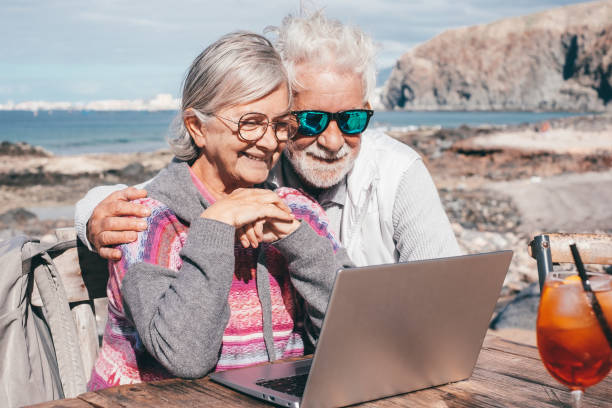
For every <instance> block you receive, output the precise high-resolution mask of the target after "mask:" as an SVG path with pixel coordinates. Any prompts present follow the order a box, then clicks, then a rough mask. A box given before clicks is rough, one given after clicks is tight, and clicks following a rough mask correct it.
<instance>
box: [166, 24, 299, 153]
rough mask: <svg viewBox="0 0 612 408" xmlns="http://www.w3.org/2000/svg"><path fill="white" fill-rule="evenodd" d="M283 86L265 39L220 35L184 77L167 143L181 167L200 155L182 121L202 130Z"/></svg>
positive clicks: (281, 70) (273, 53) (275, 56)
mask: <svg viewBox="0 0 612 408" xmlns="http://www.w3.org/2000/svg"><path fill="white" fill-rule="evenodd" d="M283 83H284V84H286V85H287V86H289V80H288V76H287V71H286V70H285V68H284V66H283V63H282V61H281V58H280V56H279V54H278V53H277V52H276V50H275V49H274V47H273V46H272V44H271V43H270V41H269V40H268V39H267V38H265V37H263V36H261V35H259V34H254V33H249V32H245V31H239V32H234V33H230V34H226V35H224V36H223V37H221V38H220V39H218V40H217V41H215V42H214V43H213V44H211V45H210V46H208V47H207V48H206V49H205V50H204V51H202V53H201V54H200V55H198V56H197V57H196V59H195V60H194V61H193V63H192V64H191V67H190V68H189V71H188V73H187V76H186V77H185V80H184V82H183V98H182V103H181V112H180V113H179V114H178V115H177V117H176V119H175V120H174V122H173V125H172V127H173V129H172V130H171V137H170V139H169V141H168V143H169V144H170V147H171V149H172V151H173V153H174V155H175V156H176V157H177V158H179V159H181V160H185V161H191V160H193V159H196V158H197V157H198V155H199V148H198V147H197V146H196V144H195V143H194V141H193V138H192V137H191V135H190V134H189V132H188V131H187V129H186V128H185V125H184V118H185V117H188V116H196V117H197V118H198V119H199V120H200V122H201V123H202V124H204V123H206V121H207V120H208V119H210V118H211V117H212V115H213V114H214V113H216V112H219V111H221V110H223V109H225V108H229V107H232V106H236V105H240V104H243V103H247V102H251V101H254V100H257V99H259V98H262V97H264V96H266V95H268V94H269V93H270V92H272V91H274V90H275V89H276V88H277V87H278V86H279V85H281V84H283ZM290 96H291V92H289V97H290ZM290 102H291V101H290V100H288V101H287V106H289V105H290Z"/></svg>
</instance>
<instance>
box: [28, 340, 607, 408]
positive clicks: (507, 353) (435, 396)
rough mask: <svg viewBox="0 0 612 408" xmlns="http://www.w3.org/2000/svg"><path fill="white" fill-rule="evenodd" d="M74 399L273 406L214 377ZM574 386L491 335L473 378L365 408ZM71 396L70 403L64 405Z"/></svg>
mask: <svg viewBox="0 0 612 408" xmlns="http://www.w3.org/2000/svg"><path fill="white" fill-rule="evenodd" d="M78 398H79V399H80V400H81V401H82V402H83V403H85V404H86V405H68V404H74V401H71V400H60V401H53V402H50V403H49V404H53V405H40V406H37V408H51V407H65V408H72V407H75V408H77V407H85V406H87V407H90V406H95V407H99V408H100V407H101V408H103V407H127V408H129V407H144V408H149V407H183V406H210V407H229V408H233V407H244V406H249V407H269V406H270V405H269V404H267V403H265V402H263V401H260V400H256V399H254V398H251V397H249V396H247V395H244V394H241V393H238V392H235V391H233V390H231V389H229V388H226V387H224V386H221V385H219V384H216V383H214V382H212V381H210V380H209V379H208V378H207V377H205V378H202V379H197V380H181V379H170V380H164V381H156V382H153V383H142V384H134V385H124V386H119V387H113V388H107V389H105V390H100V391H96V392H88V393H85V394H81V395H80V396H79V397H78ZM569 400H570V395H569V391H568V390H567V389H566V388H565V387H564V386H563V385H561V384H559V383H557V382H556V381H555V380H554V379H553V378H552V377H551V376H550V375H549V374H548V372H547V371H546V369H545V368H544V365H543V364H542V362H541V361H540V358H539V354H538V351H537V349H536V348H535V347H533V346H528V345H524V344H519V343H514V342H512V341H508V340H505V339H502V338H499V337H496V336H494V335H491V334H488V335H487V337H486V339H485V342H484V344H483V348H482V350H481V352H480V355H479V358H478V362H477V364H476V367H475V369H474V372H473V374H472V377H471V378H470V379H469V380H466V381H459V382H456V383H451V384H446V385H443V386H439V387H434V388H429V389H426V390H421V391H415V392H411V393H408V394H403V395H398V396H395V397H391V398H386V399H382V400H378V401H371V402H366V403H362V404H359V405H356V406H359V407H376V408H398V407H440V408H441V407H466V408H467V407H508V406H525V407H560V406H562V407H563V406H569ZM64 401H67V403H66V405H62V404H63V402H64ZM610 401H612V377H611V376H608V377H607V378H606V379H604V381H602V382H601V383H600V384H598V385H596V386H594V387H591V388H589V389H587V391H586V393H585V400H584V402H585V405H586V406H589V407H603V406H612V402H610Z"/></svg>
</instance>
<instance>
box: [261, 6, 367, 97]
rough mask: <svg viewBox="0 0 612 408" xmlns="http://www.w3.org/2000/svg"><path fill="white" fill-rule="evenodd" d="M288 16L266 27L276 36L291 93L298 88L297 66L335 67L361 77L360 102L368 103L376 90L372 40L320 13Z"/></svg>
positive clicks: (357, 29) (361, 32)
mask: <svg viewBox="0 0 612 408" xmlns="http://www.w3.org/2000/svg"><path fill="white" fill-rule="evenodd" d="M303 14H304V15H303V16H293V15H291V14H290V15H288V16H287V17H285V18H284V19H283V21H282V23H281V25H280V26H279V27H268V28H267V29H266V32H272V33H276V35H277V36H278V38H277V39H276V42H275V47H276V49H277V51H278V52H279V53H280V54H281V57H282V58H283V62H284V63H285V67H286V69H287V73H288V74H289V80H290V81H291V84H292V88H293V90H294V91H296V90H298V91H299V89H300V88H301V86H300V84H299V82H297V81H296V75H295V69H296V66H297V65H299V64H300V63H308V64H313V65H315V66H321V67H336V68H339V69H341V70H345V69H346V70H348V71H349V72H354V73H356V74H358V75H361V78H362V83H363V93H364V94H363V101H364V102H368V101H369V100H370V98H371V96H372V93H373V92H374V88H375V87H376V65H375V60H374V58H375V54H376V47H375V45H374V42H373V41H372V38H371V37H370V36H369V35H367V34H366V33H365V32H363V31H362V30H361V29H360V28H358V27H354V26H349V25H345V24H342V23H341V22H340V21H338V20H333V19H328V18H326V17H325V15H324V14H323V11H322V10H319V11H316V12H313V13H305V12H304V13H303Z"/></svg>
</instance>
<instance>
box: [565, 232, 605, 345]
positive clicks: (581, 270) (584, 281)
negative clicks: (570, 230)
mask: <svg viewBox="0 0 612 408" xmlns="http://www.w3.org/2000/svg"><path fill="white" fill-rule="evenodd" d="M570 249H571V251H572V256H573V257H574V263H575V264H576V268H577V269H578V275H580V280H581V281H582V287H583V288H584V291H585V292H586V293H587V295H588V297H589V299H590V300H591V307H592V308H593V312H595V316H596V317H597V321H598V322H599V325H600V326H601V330H602V331H603V333H604V335H605V336H606V339H607V340H608V344H609V345H610V348H612V330H610V326H609V325H608V321H607V320H606V319H605V318H604V314H603V310H601V305H600V304H599V301H598V300H597V296H595V293H594V292H593V288H591V284H590V283H589V279H588V278H587V275H586V271H585V270H584V265H583V263H582V259H581V258H580V253H579V252H578V248H577V247H576V244H571V245H570Z"/></svg>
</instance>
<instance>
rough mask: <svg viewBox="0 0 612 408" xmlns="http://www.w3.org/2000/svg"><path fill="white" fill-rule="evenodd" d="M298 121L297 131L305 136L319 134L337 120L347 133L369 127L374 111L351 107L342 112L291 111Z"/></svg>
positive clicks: (354, 132) (361, 130)
mask: <svg viewBox="0 0 612 408" xmlns="http://www.w3.org/2000/svg"><path fill="white" fill-rule="evenodd" d="M291 114H293V115H294V116H295V117H296V118H297V122H298V128H297V132H298V133H299V134H300V135H303V136H317V135H320V134H321V133H323V132H324V131H325V129H327V126H329V123H330V122H331V121H332V120H335V121H336V123H337V124H338V128H339V129H340V130H341V131H342V133H345V134H347V135H355V134H358V133H361V132H363V131H364V130H365V129H366V128H367V127H368V122H369V121H370V117H372V115H373V114H374V111H372V110H369V109H351V110H345V111H341V112H335V113H331V112H325V111H317V110H303V111H293V112H291Z"/></svg>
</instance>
